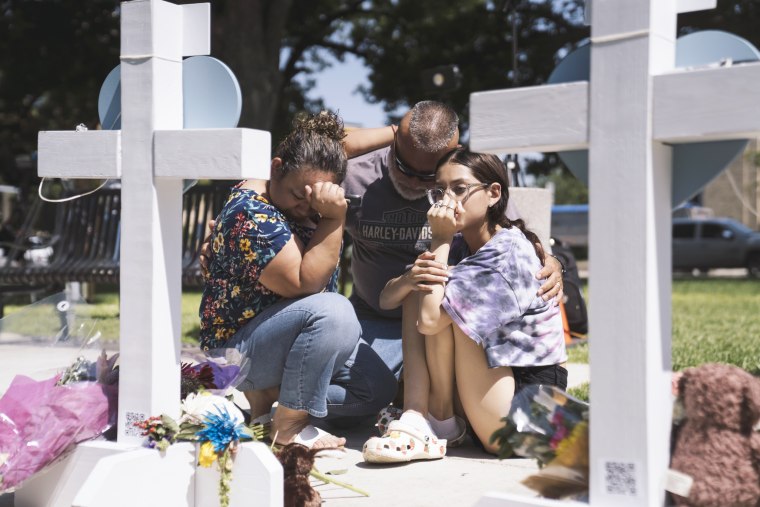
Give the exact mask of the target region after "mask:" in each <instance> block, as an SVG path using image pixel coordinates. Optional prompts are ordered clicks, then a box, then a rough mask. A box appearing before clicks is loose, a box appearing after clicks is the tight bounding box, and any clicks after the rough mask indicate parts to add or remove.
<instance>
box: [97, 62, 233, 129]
mask: <svg viewBox="0 0 760 507" xmlns="http://www.w3.org/2000/svg"><path fill="white" fill-rule="evenodd" d="M182 98H183V125H184V128H186V129H193V128H195V129H197V128H234V127H237V124H238V121H240V111H241V109H242V104H243V101H242V95H241V93H240V85H239V84H238V81H237V78H236V77H235V75H234V74H233V73H232V71H231V70H230V68H229V67H227V66H226V65H225V64H224V63H222V62H221V61H219V60H217V59H216V58H212V57H210V56H193V57H190V58H186V59H185V60H184V61H183V62H182ZM98 116H99V117H100V124H101V125H102V126H103V129H104V130H119V129H120V128H121V64H119V65H117V66H116V67H115V68H114V69H113V70H112V71H111V72H110V73H109V74H108V76H107V77H106V79H105V81H104V82H103V85H102V86H101V87H100V95H99V96H98Z"/></svg>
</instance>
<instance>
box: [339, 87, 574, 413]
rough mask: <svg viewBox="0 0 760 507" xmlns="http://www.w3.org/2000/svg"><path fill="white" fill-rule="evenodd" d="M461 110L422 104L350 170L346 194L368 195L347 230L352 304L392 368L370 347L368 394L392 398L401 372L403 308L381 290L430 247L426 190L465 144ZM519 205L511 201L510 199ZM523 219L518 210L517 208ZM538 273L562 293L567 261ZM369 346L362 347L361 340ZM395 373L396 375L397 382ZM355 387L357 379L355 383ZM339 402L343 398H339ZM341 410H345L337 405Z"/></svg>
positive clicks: (366, 335) (550, 290) (360, 369)
mask: <svg viewBox="0 0 760 507" xmlns="http://www.w3.org/2000/svg"><path fill="white" fill-rule="evenodd" d="M458 125H459V121H458V117H457V114H456V113H455V112H454V111H453V110H452V109H451V108H450V107H448V106H446V105H445V104H442V103H440V102H434V101H424V102H419V103H417V104H415V105H414V107H412V109H411V110H410V111H409V112H408V113H406V114H405V115H404V117H403V118H402V119H401V122H400V123H399V126H398V130H395V129H394V136H393V142H392V143H391V144H390V146H388V147H385V148H381V149H379V150H376V151H372V152H370V153H367V154H365V155H362V156H359V157H356V158H352V159H350V160H349V161H348V174H347V176H346V179H345V180H344V182H343V188H344V189H345V193H346V195H356V196H361V198H362V199H361V205H360V206H358V207H355V208H352V209H350V210H349V212H348V216H347V220H346V231H347V232H348V234H349V235H350V236H351V239H352V241H353V252H352V256H351V273H352V276H353V292H352V294H351V303H352V304H353V306H354V309H355V310H356V314H357V316H358V318H359V322H360V323H361V325H362V341H363V342H366V344H368V345H369V347H371V349H372V351H373V352H374V353H375V354H377V355H378V356H379V357H380V358H381V359H382V361H383V363H384V364H385V366H386V367H387V368H388V371H382V368H378V367H377V364H376V363H373V365H372V367H367V365H365V364H363V359H364V360H366V359H367V358H369V357H371V355H372V354H369V353H367V351H365V353H364V354H360V355H359V356H358V357H357V359H356V360H355V361H354V362H352V361H349V363H348V364H349V368H351V369H353V370H354V371H353V375H351V374H350V373H349V375H347V377H346V380H347V381H349V378H353V379H354V380H356V379H358V378H362V377H364V378H365V379H366V378H367V377H368V375H367V372H368V371H370V372H372V373H371V374H370V375H369V377H372V378H371V380H370V379H366V380H365V381H366V382H367V389H369V390H374V391H375V393H369V392H368V393H367V395H368V397H370V398H374V397H387V393H388V392H389V391H390V390H392V389H393V387H394V386H392V385H390V384H389V382H391V383H394V384H395V380H396V379H398V378H399V375H400V373H401V368H402V363H403V354H402V346H401V332H402V321H401V309H400V308H397V309H395V310H390V311H388V310H383V309H381V308H380V305H379V295H380V292H381V291H382V289H383V287H384V286H385V284H386V283H387V282H388V280H390V279H391V278H395V277H397V276H399V275H401V274H403V273H404V272H406V271H407V270H408V269H409V268H410V267H411V265H412V264H413V263H414V261H415V259H416V258H417V256H418V255H419V254H421V253H422V252H425V251H427V250H428V249H429V247H430V226H429V225H428V224H427V211H428V210H429V209H430V203H429V202H428V200H427V196H426V195H425V191H426V189H428V188H430V187H432V186H433V184H434V182H435V168H436V163H437V162H438V160H439V159H440V158H441V157H442V156H443V155H444V154H446V153H447V152H448V151H449V150H451V149H452V148H455V147H457V145H458V144H459V128H458ZM510 204H511V203H510ZM508 214H509V215H510V216H514V217H516V212H515V210H512V209H511V210H509V212H508ZM546 264H547V266H546V267H544V269H542V270H541V271H540V272H539V273H538V274H537V277H538V278H539V279H546V282H545V283H544V284H543V285H542V287H541V290H542V294H543V297H544V298H545V299H549V298H551V297H555V296H557V295H561V287H562V282H561V279H562V277H561V270H562V266H561V264H560V263H559V261H557V260H556V259H554V258H551V257H549V258H548V259H547V262H546ZM360 349H361V346H360ZM388 373H392V375H393V379H394V380H390V376H389V375H388ZM352 385H353V382H352ZM336 401H339V400H336ZM335 412H336V415H338V413H340V412H343V410H342V409H340V408H337V407H336V411H335Z"/></svg>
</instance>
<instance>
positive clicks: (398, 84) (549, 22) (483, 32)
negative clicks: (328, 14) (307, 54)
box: [351, 0, 588, 127]
mask: <svg viewBox="0 0 760 507" xmlns="http://www.w3.org/2000/svg"><path fill="white" fill-rule="evenodd" d="M581 6H582V4H581V3H580V2H577V1H574V0H562V1H549V0H544V1H529V0H521V1H500V2H492V1H486V0H457V1H440V0H378V1H374V2H373V7H374V10H375V11H376V16H374V17H372V18H361V19H358V20H357V21H356V22H355V23H354V25H353V28H352V31H351V38H352V40H353V43H354V45H355V46H356V48H357V49H358V51H359V52H360V53H361V54H363V55H364V58H365V61H366V62H367V65H368V66H369V67H370V69H371V72H370V76H369V80H370V85H369V87H367V88H365V89H364V90H363V93H364V96H365V98H366V99H367V100H369V101H370V102H372V103H379V102H382V103H384V107H385V110H386V111H388V112H389V113H392V112H394V111H395V110H396V109H398V108H406V107H408V106H409V105H411V104H413V103H415V102H417V101H418V100H421V99H425V98H437V99H439V100H443V101H446V102H448V103H449V104H450V105H451V106H452V107H453V108H454V109H455V110H456V111H457V112H458V113H459V114H460V116H461V117H462V119H463V124H464V126H465V127H466V125H467V113H468V101H469V95H470V93H471V92H473V91H481V90H491V89H502V88H509V87H515V86H527V85H537V84H541V83H544V82H545V81H546V79H547V78H548V76H549V74H550V73H551V71H552V70H553V69H554V66H555V65H556V63H557V62H558V61H559V59H560V58H561V56H564V54H565V53H566V52H567V51H568V50H570V49H572V48H573V47H574V46H575V45H576V44H577V43H578V42H580V41H581V40H582V39H583V38H584V37H587V36H588V27H585V26H583V24H582V10H581ZM513 50H516V51H515V53H514V54H513ZM515 63H516V65H515ZM449 64H455V65H457V66H458V67H459V70H460V71H461V74H462V83H461V86H460V87H459V88H458V89H456V90H453V91H450V92H448V93H445V94H441V95H439V96H435V93H434V92H432V91H430V90H426V89H425V88H424V87H423V86H422V84H421V83H420V71H422V70H424V69H429V68H432V67H436V66H440V65H449Z"/></svg>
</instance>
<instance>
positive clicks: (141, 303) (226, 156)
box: [39, 0, 271, 443]
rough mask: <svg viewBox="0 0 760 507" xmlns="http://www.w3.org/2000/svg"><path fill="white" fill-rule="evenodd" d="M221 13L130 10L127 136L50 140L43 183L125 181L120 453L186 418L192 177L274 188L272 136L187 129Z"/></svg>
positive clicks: (153, 1)
mask: <svg viewBox="0 0 760 507" xmlns="http://www.w3.org/2000/svg"><path fill="white" fill-rule="evenodd" d="M209 21H210V4H208V3H203V4H191V5H183V6H180V5H175V4H171V3H168V2H164V1H161V0H139V1H132V2H124V3H122V4H121V104H122V119H121V125H122V129H121V131H88V132H40V135H39V175H40V176H47V177H62V178H121V181H122V190H121V194H122V199H121V202H122V213H121V227H122V241H121V256H120V258H121V278H120V305H121V308H120V336H121V340H120V352H121V356H120V363H121V366H120V381H119V432H118V441H119V443H136V442H139V441H141V440H142V437H141V436H139V432H138V431H135V430H136V428H134V427H132V426H131V424H130V423H131V421H132V420H134V419H136V418H138V419H144V418H147V417H149V416H152V415H159V414H162V413H166V414H169V415H172V416H174V417H178V416H179V401H180V371H179V366H180V322H181V306H182V305H181V293H182V286H181V255H182V253H181V241H182V238H181V236H182V222H181V218H182V178H188V179H203V178H213V179H242V178H260V179H268V178H269V162H270V160H269V157H270V149H271V148H270V134H269V132H265V131H256V130H250V129H208V130H182V57H183V56H191V55H206V54H209V52H210V29H209Z"/></svg>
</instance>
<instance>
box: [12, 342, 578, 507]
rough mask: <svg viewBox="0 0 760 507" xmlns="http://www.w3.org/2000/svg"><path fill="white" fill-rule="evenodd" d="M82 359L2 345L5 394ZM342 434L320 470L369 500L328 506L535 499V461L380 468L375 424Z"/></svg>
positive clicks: (463, 456) (470, 452) (461, 459)
mask: <svg viewBox="0 0 760 507" xmlns="http://www.w3.org/2000/svg"><path fill="white" fill-rule="evenodd" d="M98 353H99V351H97V350H88V351H85V352H84V355H86V356H87V357H88V358H89V357H92V358H94V357H95V356H96V355H97V354H98ZM82 354H83V353H82V352H80V351H79V350H77V349H70V348H65V347H57V348H51V347H44V346H42V347H40V346H34V345H30V344H23V343H11V344H8V343H6V344H2V343H0V394H1V393H3V392H5V390H6V389H7V387H8V385H10V382H11V380H12V378H13V377H14V376H15V375H16V374H25V375H28V376H30V377H33V378H36V379H44V378H49V377H51V376H52V375H54V374H55V373H56V372H57V371H61V370H62V369H63V368H65V367H66V366H68V365H69V364H70V363H71V362H72V361H73V360H74V359H76V357H78V356H79V355H82ZM568 370H569V385H571V386H574V385H579V384H581V383H583V382H587V381H588V365H583V364H570V365H568ZM243 400H244V398H243ZM341 434H342V435H343V436H345V437H346V438H347V440H348V444H347V446H346V447H347V451H346V455H345V456H344V457H343V458H342V459H334V458H319V459H318V460H317V465H316V466H317V468H318V469H319V470H320V471H321V472H323V473H325V472H333V473H335V474H336V475H334V476H333V477H334V478H335V479H337V480H339V481H342V482H346V483H349V484H352V485H354V486H356V487H358V488H360V489H363V490H365V491H367V492H368V493H369V494H370V496H369V497H366V498H365V497H363V496H360V495H358V494H357V493H354V492H352V491H349V490H347V489H343V488H340V487H337V486H333V485H329V484H328V485H318V486H316V487H317V490H318V491H319V492H320V494H321V495H322V498H323V500H324V501H325V504H326V505H331V506H335V507H353V506H359V507H376V506H377V507H380V506H383V507H385V506H387V505H399V506H414V507H426V506H431V507H432V506H440V505H442V504H443V503H446V504H448V505H452V506H470V505H473V504H474V503H475V502H476V501H477V500H478V499H479V498H480V497H481V496H482V495H483V493H485V492H487V491H499V492H509V493H517V494H525V495H529V496H535V495H534V494H533V492H532V491H531V490H529V489H528V488H526V487H525V486H523V485H521V484H520V481H521V480H522V479H523V478H525V477H526V476H528V475H530V474H531V473H533V472H534V471H536V470H537V467H536V464H535V462H534V461H533V460H527V459H507V460H498V459H496V458H494V457H493V456H490V455H488V454H486V453H484V452H483V451H481V450H480V449H479V448H478V447H477V446H476V445H475V444H474V443H473V442H472V441H471V440H469V439H467V440H466V441H465V443H464V444H463V445H462V446H461V447H458V448H454V449H450V450H449V452H448V455H447V456H446V458H444V459H442V460H436V461H426V462H413V463H409V464H400V465H383V466H377V465H370V464H367V463H364V461H363V459H362V457H361V448H362V445H363V444H364V442H365V441H366V440H367V438H369V437H370V436H373V435H375V434H376V430H375V428H374V427H373V426H372V424H371V423H367V424H365V425H362V426H359V427H356V428H352V429H351V430H350V431H347V432H346V431H344V432H342V433H341ZM315 484H317V483H315ZM12 502H13V497H12V495H2V496H0V507H12V505H13V503H12Z"/></svg>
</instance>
